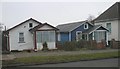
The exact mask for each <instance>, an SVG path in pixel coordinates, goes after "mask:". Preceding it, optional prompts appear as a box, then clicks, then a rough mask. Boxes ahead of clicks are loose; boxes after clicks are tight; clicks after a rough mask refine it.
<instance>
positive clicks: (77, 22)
mask: <svg viewBox="0 0 120 69" xmlns="http://www.w3.org/2000/svg"><path fill="white" fill-rule="evenodd" d="M82 22H86V21H85V20H84V21H78V22H71V23H66V24H60V25H57V26H61V25H68V24H75V23H82Z"/></svg>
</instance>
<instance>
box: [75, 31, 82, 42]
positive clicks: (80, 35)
mask: <svg viewBox="0 0 120 69" xmlns="http://www.w3.org/2000/svg"><path fill="white" fill-rule="evenodd" d="M81 39H82V32H81V31H77V32H76V41H79V40H81Z"/></svg>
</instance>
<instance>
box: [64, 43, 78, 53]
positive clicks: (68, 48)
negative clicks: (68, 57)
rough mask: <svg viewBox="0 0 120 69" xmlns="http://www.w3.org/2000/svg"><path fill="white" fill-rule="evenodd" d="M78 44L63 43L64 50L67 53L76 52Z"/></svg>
mask: <svg viewBox="0 0 120 69" xmlns="http://www.w3.org/2000/svg"><path fill="white" fill-rule="evenodd" d="M76 44H77V43H76V42H65V43H63V50H66V51H74V50H76V48H77V47H76Z"/></svg>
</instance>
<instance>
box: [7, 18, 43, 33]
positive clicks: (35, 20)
mask: <svg viewBox="0 0 120 69" xmlns="http://www.w3.org/2000/svg"><path fill="white" fill-rule="evenodd" d="M30 20H32V21H35V22H36V23H38V24H42V23H41V22H39V21H37V20H35V19H33V18H30V19H28V20H25V21H24V22H22V23H20V24H18V25H16V26H14V27H12V28H10V29H8V30H7V31H10V30H12V29H14V28H16V27H18V26H20V25H22V24H24V23H26V22H28V21H30Z"/></svg>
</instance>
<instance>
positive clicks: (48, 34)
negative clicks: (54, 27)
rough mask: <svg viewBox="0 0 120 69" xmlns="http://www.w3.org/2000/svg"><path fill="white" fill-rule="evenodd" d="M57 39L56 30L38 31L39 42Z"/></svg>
mask: <svg viewBox="0 0 120 69" xmlns="http://www.w3.org/2000/svg"><path fill="white" fill-rule="evenodd" d="M53 41H55V32H54V31H37V42H39V43H41V42H42V43H43V42H53Z"/></svg>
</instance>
